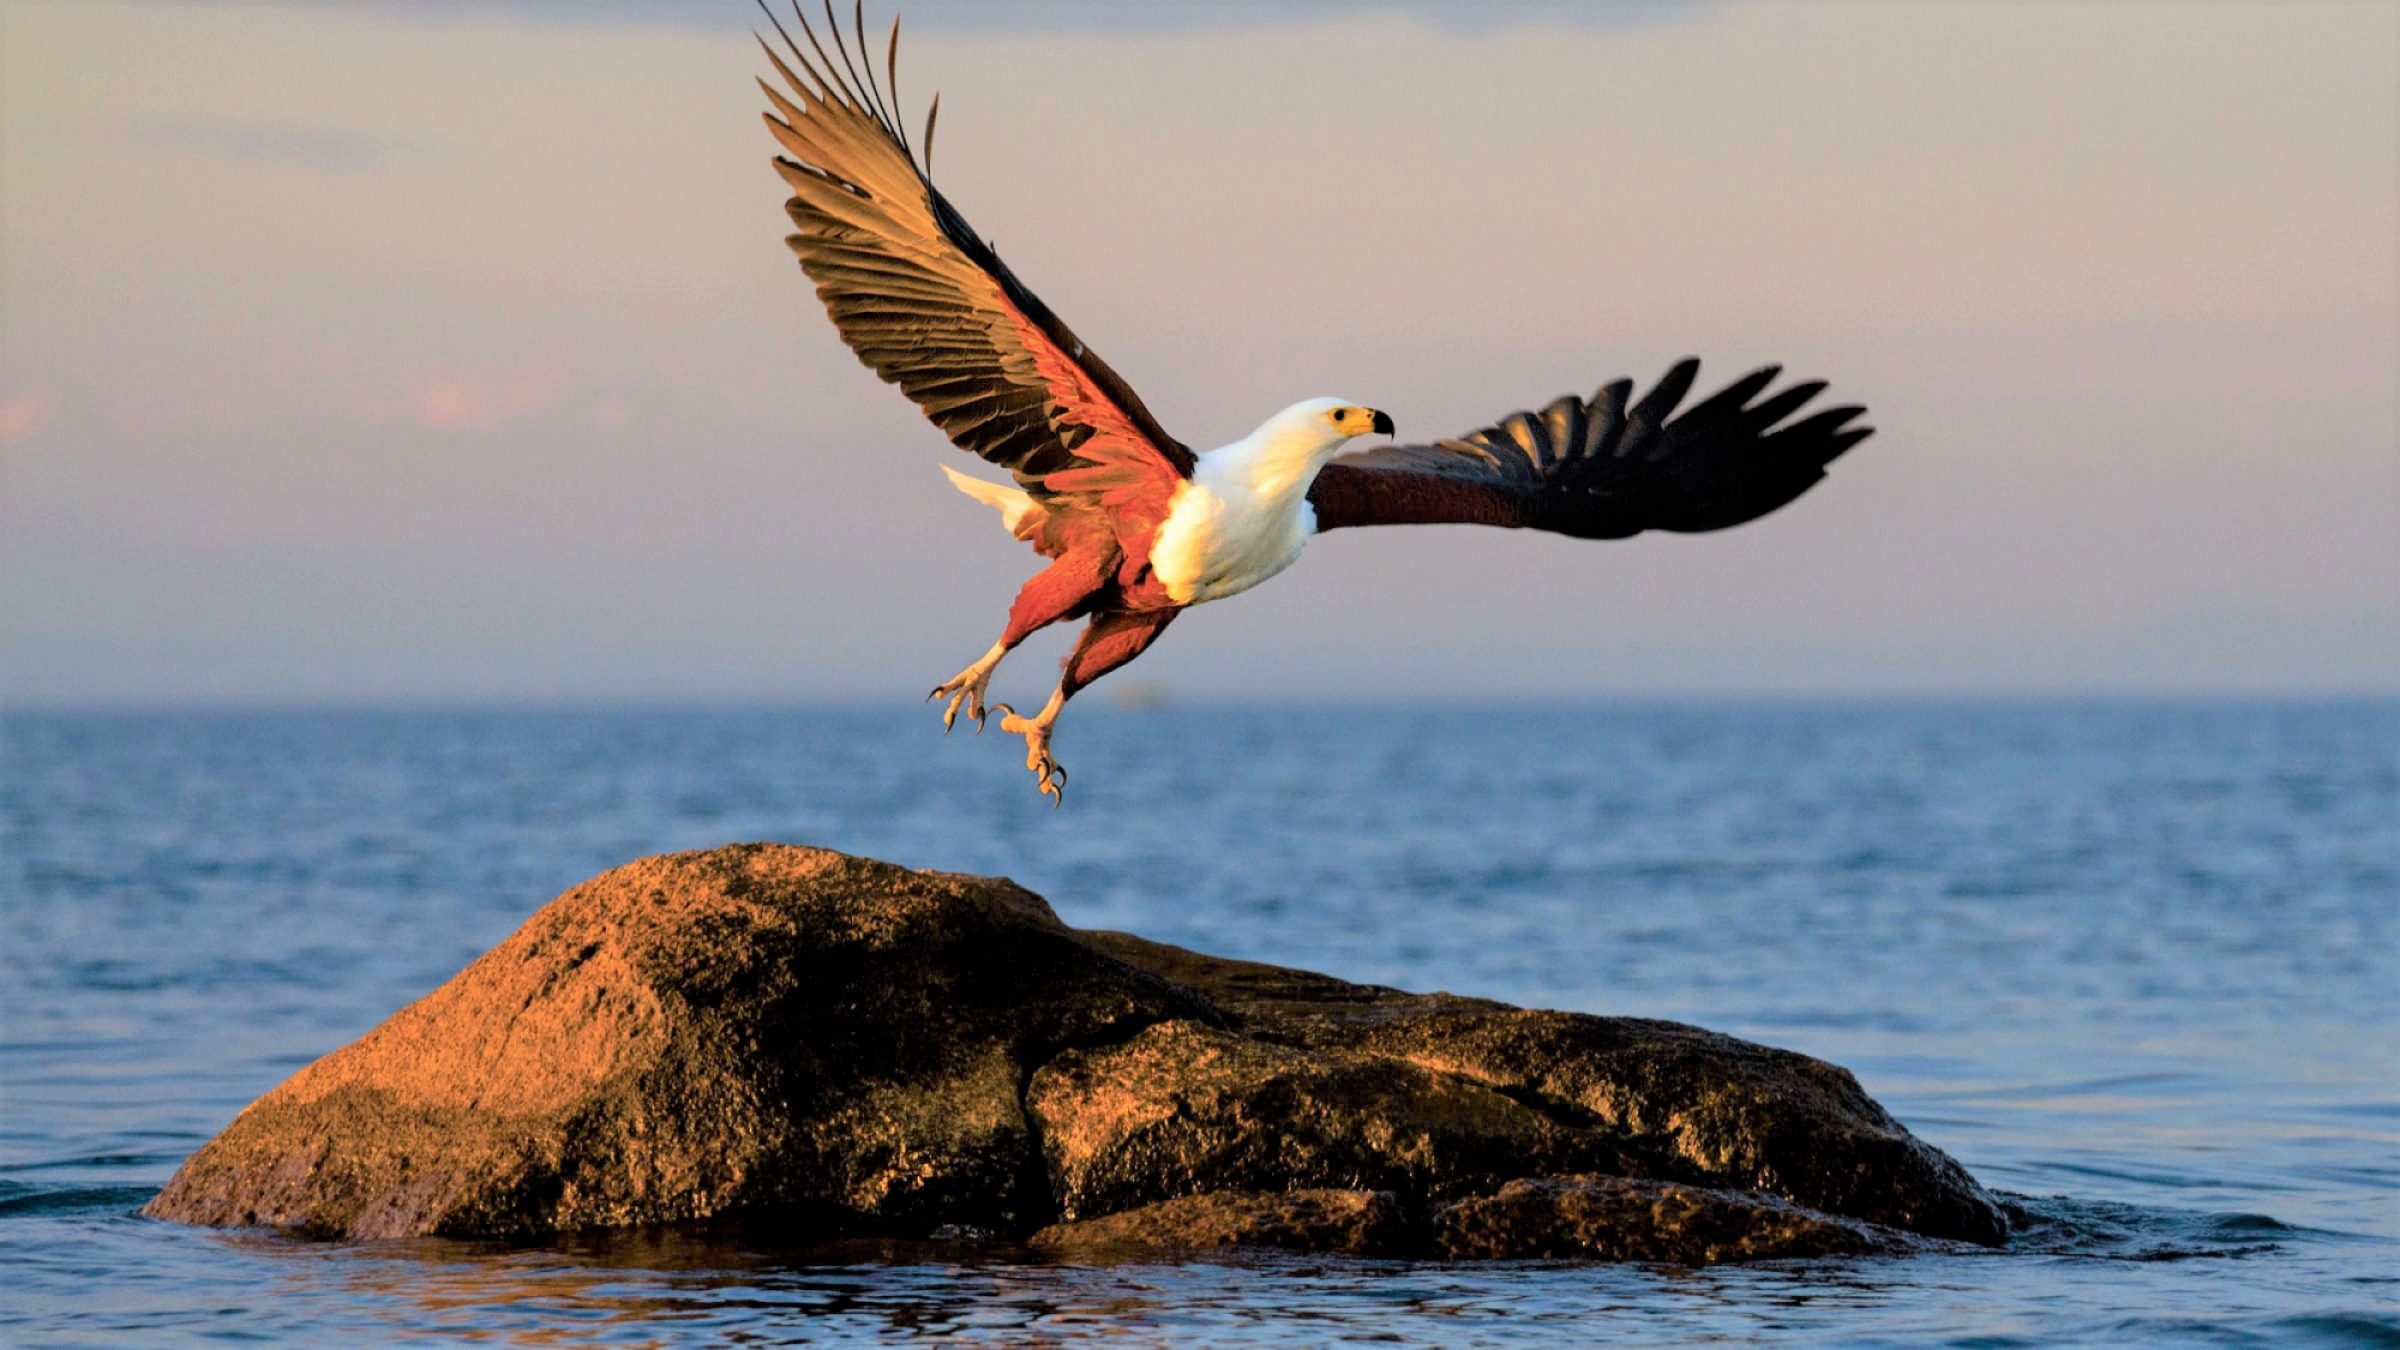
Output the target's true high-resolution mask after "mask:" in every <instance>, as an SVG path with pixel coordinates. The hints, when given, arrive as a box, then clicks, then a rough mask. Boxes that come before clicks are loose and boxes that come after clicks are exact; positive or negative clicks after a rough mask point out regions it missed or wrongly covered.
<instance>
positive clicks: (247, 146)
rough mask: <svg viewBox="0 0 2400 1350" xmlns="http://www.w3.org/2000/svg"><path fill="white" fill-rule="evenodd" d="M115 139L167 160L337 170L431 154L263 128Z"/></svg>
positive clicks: (384, 141) (135, 132)
mask: <svg viewBox="0 0 2400 1350" xmlns="http://www.w3.org/2000/svg"><path fill="white" fill-rule="evenodd" d="M116 137H117V139H119V140H121V141H122V142H124V143H125V144H127V145H131V146H133V147H135V148H137V149H142V150H151V151H158V152H162V153H168V154H201V155H223V156H228V157H231V158H235V159H253V160H263V161H266V162H268V163H275V164H291V165H298V166H300V167H303V168H310V169H336V170H356V169H368V168H373V167H375V166H377V165H380V164H383V163H385V162H386V161H388V160H390V159H392V158H393V157H394V156H397V155H402V154H412V153H422V152H423V151H424V150H425V149H426V148H427V147H426V146H425V145H424V144H423V143H422V142H415V141H410V140H404V139H400V138H390V137H378V136H369V135H362V134H358V133H354V132H343V131H333V130H328V129H326V128H323V127H309V126H294V125H276V124H273V123H260V122H207V121H190V122H163V123H155V124H149V123H145V124H136V125H129V126H122V127H119V128H118V129H117V133H116Z"/></svg>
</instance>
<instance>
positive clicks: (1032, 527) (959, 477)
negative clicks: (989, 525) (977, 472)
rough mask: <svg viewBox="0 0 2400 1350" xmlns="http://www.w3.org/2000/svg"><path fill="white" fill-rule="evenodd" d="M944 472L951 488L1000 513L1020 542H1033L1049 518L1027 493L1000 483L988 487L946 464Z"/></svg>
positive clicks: (1039, 504)
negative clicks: (1025, 540) (1035, 534)
mask: <svg viewBox="0 0 2400 1350" xmlns="http://www.w3.org/2000/svg"><path fill="white" fill-rule="evenodd" d="M942 472H943V473H945V474H947V475H949V477H950V486H952V487H954V488H957V489H958V490H959V491H961V492H963V493H965V494H967V495H968V496H970V497H973V498H974V499H975V500H977V501H979V502H982V503H983V504H984V505H985V506H988V507H991V508H992V509H993V510H995V511H998V512H999V513H1000V523H1001V524H1003V525H1005V526H1007V527H1008V532H1009V533H1010V534H1013V535H1015V536H1016V537H1017V538H1019V539H1031V538H1033V536H1034V532H1035V531H1036V530H1039V529H1040V528H1041V526H1042V522H1043V520H1044V519H1046V518H1047V517H1048V515H1049V513H1048V512H1046V511H1044V510H1043V509H1042V504H1041V503H1040V502H1037V501H1035V500H1034V499H1033V498H1032V497H1031V496H1030V495H1028V494H1027V493H1025V492H1024V491H1022V490H1020V489H1018V488H1013V487H1007V486H1004V485H1002V484H999V483H987V482H985V481H983V480H982V479H980V478H976V477H973V476H972V475H969V474H963V473H960V472H959V471H958V470H956V469H953V468H951V467H950V466H949V465H947V464H945V465H943V466H942Z"/></svg>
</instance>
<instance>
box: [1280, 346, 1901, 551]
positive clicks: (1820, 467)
mask: <svg viewBox="0 0 2400 1350" xmlns="http://www.w3.org/2000/svg"><path fill="white" fill-rule="evenodd" d="M1781 373H1782V371H1781V368H1780V367H1776V366H1768V367H1765V368H1764V369H1760V370H1755V371H1752V372H1751V373H1749V374H1748V375H1745V376H1743V377H1742V378H1740V379H1738V380H1735V381H1734V382H1733V383H1731V384H1729V385H1727V386H1725V387H1724V388H1723V389H1720V390H1718V391H1717V392H1716V393H1714V394H1711V395H1709V396H1708V397H1707V398H1705V399H1702V400H1701V401H1700V402H1698V403H1695V404H1693V405H1692V406H1691V407H1689V408H1685V409H1684V410H1683V411H1682V412H1680V413H1678V412H1677V411H1676V409H1677V407H1678V406H1680V405H1681V404H1682V402H1683V400H1684V396H1685V395H1687V394H1689V393H1690V392H1691V389H1692V385H1693V382H1694V381H1695V380H1696V379H1697V378H1698V377H1699V374H1700V363H1699V362H1698V361H1696V360H1684V361H1679V362H1677V363H1676V364H1675V365H1674V366H1673V367H1672V368H1671V369H1669V370H1668V371H1667V373H1666V374H1665V375H1663V376H1661V377H1660V378H1659V381H1658V383H1656V384H1654V385H1652V386H1651V387H1650V388H1649V390H1648V391H1647V392H1645V393H1644V394H1643V395H1642V396H1641V398H1640V399H1639V400H1638V401H1636V400H1635V399H1634V386H1633V382H1632V381H1631V380H1617V381H1614V382H1612V383H1610V384H1606V385H1603V386H1601V388H1600V389H1599V390H1598V391H1597V392H1596V393H1594V394H1593V395H1592V396H1591V397H1590V398H1588V399H1583V398H1576V397H1575V396H1573V395H1568V396H1567V397H1564V398H1560V399H1557V400H1555V401H1553V402H1551V403H1550V404H1549V405H1547V406H1546V407H1544V408H1543V409H1542V410H1541V411H1540V412H1538V413H1532V412H1518V413H1511V414H1509V415H1508V416H1507V417H1504V418H1502V419H1500V420H1499V421H1498V422H1496V423H1494V424H1493V425H1491V426H1488V427H1485V428H1483V429H1482V430H1480V431H1476V432H1473V433H1471V434H1469V435H1466V436H1461V437H1456V438H1453V439H1450V440H1443V441H1436V442H1434V443H1433V444H1431V445H1388V446H1379V447H1377V448H1376V449H1373V450H1370V451H1368V452H1366V453H1364V454H1361V455H1354V456H1350V457H1347V458H1344V459H1340V460H1336V461H1335V462H1333V463H1332V464H1329V465H1327V466H1326V467H1325V469H1324V471H1323V472H1322V473H1320V474H1318V475H1317V481H1316V484H1315V486H1314V487H1312V488H1311V489H1310V491H1309V501H1310V503H1311V504H1312V505H1313V506H1314V507H1315V508H1316V512H1317V528H1318V530H1319V531H1324V530H1336V529H1344V528H1348V527H1351V526H1358V525H1422V524H1463V525H1499V526H1504V527H1508V528H1513V529H1534V530H1547V531H1551V532H1554V533H1558V534H1566V535H1572V536H1575V537H1577V538H1583V539H1624V538H1628V537H1630V536H1633V535H1636V534H1639V533H1641V532H1642V531H1644V530H1669V531H1676V532H1681V533H1697V532H1700V531H1705V530H1721V529H1725V528H1727V527H1729V526H1733V525H1739V524H1741V523H1743V522H1744V521H1749V520H1755V519H1757V518H1758V517H1760V516H1763V515H1765V514H1767V513H1768V512H1770V511H1773V510H1775V509H1777V508H1778V507H1781V506H1783V505H1785V504H1786V503H1789V502H1790V501H1792V500H1793V499H1794V498H1796V497H1798V496H1799V495H1800V494H1802V493H1804V492H1806V491H1807V490H1808V489H1809V488H1810V487H1812V486H1814V485H1815V484H1816V482H1817V481H1818V480H1819V479H1820V478H1822V477H1824V474H1825V466H1826V465H1828V464H1831V463H1832V462H1833V461H1834V460H1835V459H1837V458H1839V457H1840V456H1841V454H1842V453H1843V452H1844V451H1846V450H1848V449H1849V448H1850V447H1851V446H1853V445H1856V444H1858V443H1859V442H1860V441H1862V440H1865V439H1866V438H1867V437H1868V436H1869V435H1871V434H1873V429H1872V428H1869V427H1863V426H1852V425H1850V424H1851V423H1852V422H1853V421H1854V420H1855V419H1857V418H1858V417H1859V416H1860V415H1861V414H1862V413H1863V412H1864V411H1865V410H1864V409H1861V408H1857V407H1851V406H1843V407H1837V408H1830V409H1826V410H1824V411H1822V412H1818V413H1815V414H1812V415H1811V416H1808V417H1804V418H1802V419H1800V420H1799V421H1796V422H1786V421H1785V419H1786V418H1788V417H1790V416H1791V415H1792V414H1794V413H1796V412H1798V411H1799V410H1800V409H1801V408H1802V407H1804V406H1805V405H1807V404H1808V403H1809V402H1810V401H1811V400H1813V399H1814V398H1816V396H1817V395H1818V394H1820V393H1822V392H1824V389H1825V385H1824V384H1823V382H1821V381H1816V380H1808V381H1803V382H1801V383H1798V384H1793V385H1789V386H1787V387H1785V388H1784V389H1781V390H1779V391H1777V392H1774V393H1772V394H1769V393H1767V391H1768V390H1769V389H1770V388H1772V387H1773V385H1774V383H1775V380H1776V377H1777V376H1778V375H1780V374H1781ZM1762 394H1763V395H1765V397H1763V398H1762V397H1760V396H1761V395H1762Z"/></svg>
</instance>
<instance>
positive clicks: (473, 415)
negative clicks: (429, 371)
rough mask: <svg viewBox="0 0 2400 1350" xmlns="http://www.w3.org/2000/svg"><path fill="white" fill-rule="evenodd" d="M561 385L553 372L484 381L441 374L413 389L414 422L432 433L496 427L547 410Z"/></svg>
mask: <svg viewBox="0 0 2400 1350" xmlns="http://www.w3.org/2000/svg"><path fill="white" fill-rule="evenodd" d="M565 384H566V374H565V372H564V371H561V370H557V369H547V370H528V371H518V372H514V373H511V374H507V375H501V376H497V377H492V378H485V379H468V378H464V377H461V376H456V375H444V376H440V377H438V378H435V379H432V380H428V381H426V382H425V384H424V385H423V386H422V387H420V388H419V389H418V390H417V397H416V412H417V420H418V421H420V422H422V423H424V424H425V425H426V426H428V427H431V428H432V429H434V430H435V431H463V430H479V429H482V428H485V427H492V426H497V425H499V424H500V423H502V422H507V421H512V420H514V419H516V418H520V417H526V416H530V415H531V414H534V413H538V412H540V411H542V410H543V409H545V408H547V407H549V406H550V404H551V402H552V401H553V400H554V399H556V398H557V397H558V393H559V391H560V389H562V388H563V387H564V386H565Z"/></svg>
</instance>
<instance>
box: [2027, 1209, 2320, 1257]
mask: <svg viewBox="0 0 2400 1350" xmlns="http://www.w3.org/2000/svg"><path fill="white" fill-rule="evenodd" d="M2002 1198H2003V1200H2004V1201H2005V1202H2006V1203H2007V1205H2008V1206H2009V1208H2010V1210H2011V1211H2012V1216H2013V1218H2014V1220H2015V1223H2016V1228H2017V1233H2016V1237H2015V1238H2014V1239H2013V1240H2012V1241H2011V1242H2010V1244H2009V1245H2010V1247H2011V1248H2012V1249H2014V1250H2017V1251H2021V1252H2027V1253H2032V1254H2037V1255H2050V1256H2084V1257H2092V1258H2096V1259H2099V1260H2104V1261H2191V1260H2201V1259H2219V1260H2224V1259H2233V1258H2238V1257H2244V1256H2253V1255H2257V1254H2259V1253H2262V1252H2270V1251H2275V1250H2278V1249H2280V1248H2281V1247H2283V1246H2284V1245H2286V1244H2287V1243H2291V1242H2295V1241H2306V1240H2311V1239H2316V1238H2323V1237H2334V1236H2340V1235H2338V1234H2332V1233H2326V1232H2322V1231H2320V1230H2317V1229H2312V1228H2302V1227H2299V1226H2297V1225H2295V1224H2288V1223H2285V1222H2284V1221H2283V1220H2281V1219H2277V1218H2274V1217H2273V1216H2271V1215H2266V1214H2249V1213H2238V1212H2237V1213H2227V1212H2216V1213H2207V1212H2198V1211H2193V1210H2176V1209H2152V1208H2145V1207H2143V1206H2139V1205H2128V1204H2123V1203H2120V1202H2117V1201H2111V1200H2076V1199H2072V1198H2070V1197H2067V1196H2063V1195H2052V1196H2038V1197H2037V1196H2029V1195H2004V1196H2003V1197H2002Z"/></svg>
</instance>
